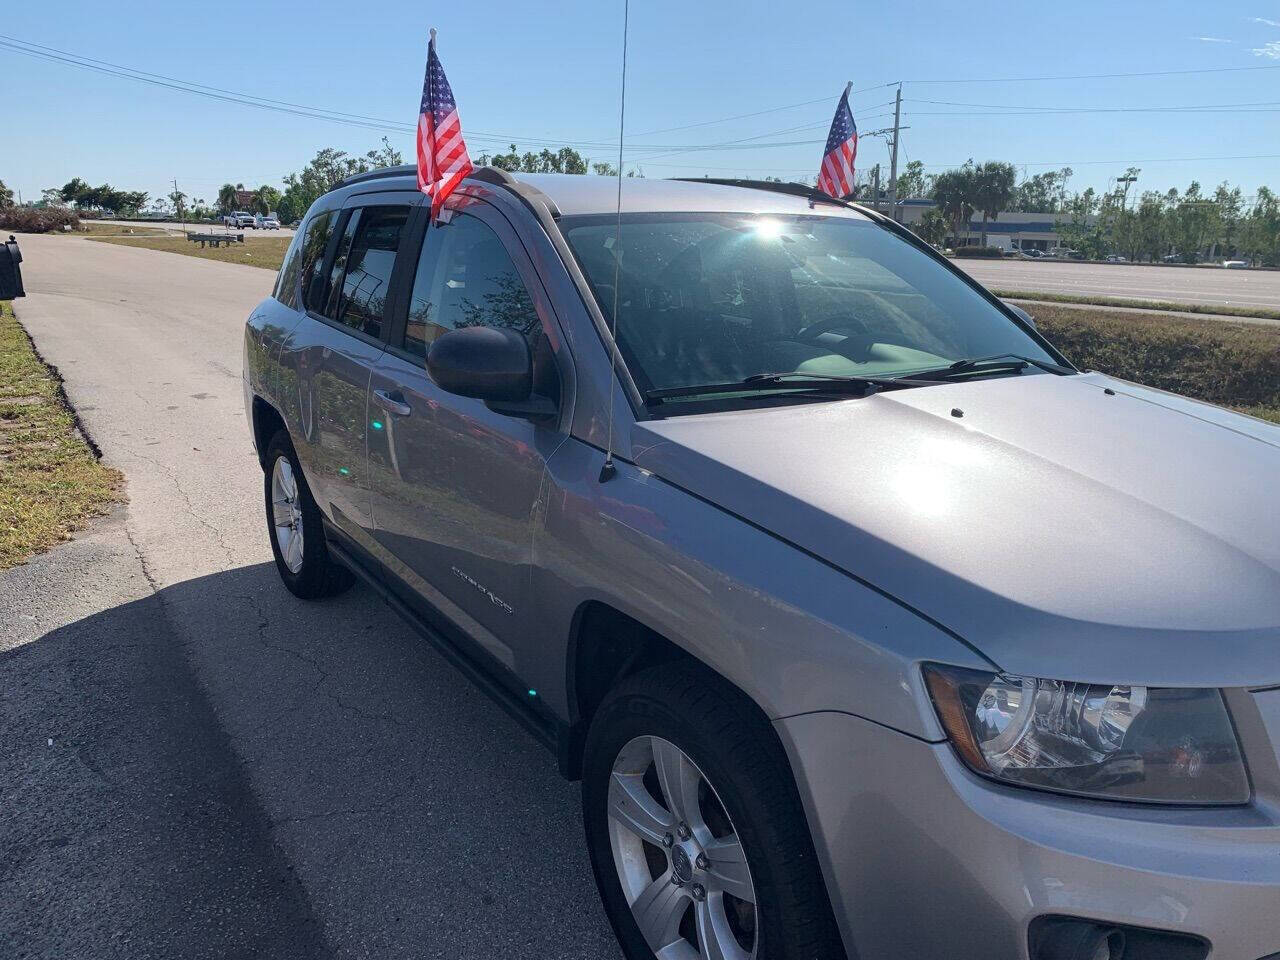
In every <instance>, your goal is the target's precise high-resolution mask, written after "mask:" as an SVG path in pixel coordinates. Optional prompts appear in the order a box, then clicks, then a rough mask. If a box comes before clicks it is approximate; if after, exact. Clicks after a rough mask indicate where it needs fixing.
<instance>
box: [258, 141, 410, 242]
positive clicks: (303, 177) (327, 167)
mask: <svg viewBox="0 0 1280 960" xmlns="http://www.w3.org/2000/svg"><path fill="white" fill-rule="evenodd" d="M400 163H401V156H400V151H398V150H396V149H395V148H393V147H392V146H391V142H390V141H389V140H388V139H387V138H386V137H383V138H382V147H381V148H380V149H377V150H370V151H368V152H367V153H366V154H365V155H364V156H363V157H352V156H349V155H348V154H347V153H346V151H344V150H336V149H334V148H333V147H325V148H324V149H323V150H320V151H319V152H317V153H316V155H315V157H314V158H313V159H312V161H311V162H310V163H309V164H307V165H306V166H305V167H303V169H302V170H301V172H299V173H291V174H289V175H288V176H287V177H285V178H284V184H285V190H284V195H283V196H282V197H281V198H280V202H279V205H278V207H277V210H278V212H279V214H280V219H281V220H283V221H284V222H285V223H292V222H293V221H294V220H298V219H301V218H302V216H303V215H304V214H305V213H306V212H307V209H308V208H309V207H310V206H311V204H313V203H314V202H315V201H316V200H317V198H319V197H321V196H323V195H324V194H326V193H328V192H329V191H330V190H332V189H334V188H335V187H336V186H338V184H340V183H342V181H343V180H345V179H346V178H347V177H351V176H355V175H356V174H358V173H367V172H368V171H370V170H375V169H380V168H382V167H394V166H399V165H400Z"/></svg>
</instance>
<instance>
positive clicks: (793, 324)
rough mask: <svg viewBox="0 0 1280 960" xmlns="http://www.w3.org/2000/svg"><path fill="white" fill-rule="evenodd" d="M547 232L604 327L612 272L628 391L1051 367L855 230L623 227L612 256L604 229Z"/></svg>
mask: <svg viewBox="0 0 1280 960" xmlns="http://www.w3.org/2000/svg"><path fill="white" fill-rule="evenodd" d="M560 226H561V229H562V230H563V231H564V234H565V236H566V238H567V239H568V241H569V244H570V246H571V247H572V249H573V252H574V255H575V256H576V257H577V258H578V260H579V262H580V263H581V265H582V268H583V271H584V272H585V273H586V275H587V279H588V280H589V282H590V283H591V286H592V288H593V290H594V292H595V295H596V299H597V300H598V301H599V304H600V308H601V311H602V312H603V313H604V316H605V318H606V320H609V321H610V322H612V319H611V315H612V310H613V302H614V277H615V268H616V272H617V277H618V285H619V290H618V291H617V293H618V344H619V347H620V349H621V350H622V355H623V358H624V360H625V361H626V363H627V366H628V369H629V370H630V371H631V373H632V376H633V377H634V378H635V380H636V383H637V385H638V386H639V387H640V389H641V391H642V392H646V393H649V392H654V391H667V390H672V389H675V388H682V387H695V386H699V385H704V384H729V383H733V384H736V383H739V382H741V381H744V380H746V379H747V378H749V377H752V376H758V375H760V374H777V373H783V374H791V373H794V374H797V375H801V376H803V375H806V374H807V375H810V376H825V377H831V376H847V377H897V376H903V375H906V374H910V373H912V372H913V371H923V370H929V369H935V368H938V367H942V366H946V365H948V364H950V363H952V362H954V361H957V360H962V359H966V358H972V357H990V356H997V355H1004V354H1017V355H1020V356H1024V357H1027V358H1028V359H1032V360H1041V361H1047V362H1049V363H1053V362H1055V360H1056V358H1054V357H1053V356H1051V355H1049V354H1048V353H1047V352H1046V351H1045V350H1044V349H1043V348H1042V347H1041V346H1039V344H1038V343H1037V342H1036V341H1035V340H1034V339H1033V338H1032V337H1030V336H1029V335H1028V334H1027V333H1025V332H1024V331H1023V330H1022V329H1021V328H1020V327H1018V326H1017V325H1016V324H1015V323H1014V322H1013V321H1011V320H1010V319H1009V318H1008V317H1006V316H1005V315H1004V314H1002V313H1001V312H1000V311H999V310H997V309H996V308H995V307H993V306H992V305H991V304H990V303H988V302H987V301H986V300H985V299H983V297H982V296H981V295H980V294H978V293H977V292H976V291H975V290H974V289H973V288H972V287H970V286H969V285H968V284H967V283H965V282H964V281H963V280H962V279H961V278H959V277H957V276H955V275H954V274H952V273H951V272H950V271H948V270H946V269H945V268H943V267H942V266H941V265H939V264H938V263H936V262H935V261H934V260H932V259H931V258H930V257H929V256H928V255H927V254H925V253H924V252H923V251H920V250H918V249H916V248H915V247H913V246H912V245H911V244H909V243H907V242H905V241H903V240H902V239H901V238H900V237H896V236H894V235H893V234H891V233H890V232H889V231H887V230H885V229H883V228H882V227H878V226H876V225H875V224H873V223H871V222H869V221H865V220H855V219H852V218H849V217H825V216H799V217H792V216H775V215H768V216H753V215H749V214H733V213H693V214H680V213H663V214H623V217H622V228H621V235H622V242H621V245H620V247H619V245H618V244H617V242H616V240H615V234H616V233H617V231H618V223H617V218H616V217H615V216H611V215H604V216H590V217H587V216H579V217H565V218H564V219H563V220H562V221H561V222H560ZM618 249H620V250H621V256H620V257H617V258H615V256H614V251H615V250H618ZM770 389H771V387H770V385H769V384H767V383H757V384H755V385H753V386H752V387H751V388H750V389H745V385H744V390H743V391H742V392H743V393H750V392H764V391H768V390H770Z"/></svg>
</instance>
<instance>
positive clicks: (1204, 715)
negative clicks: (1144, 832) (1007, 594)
mask: <svg viewBox="0 0 1280 960" xmlns="http://www.w3.org/2000/svg"><path fill="white" fill-rule="evenodd" d="M924 676H925V682H926V684H927V685H928V687H929V694H930V696H931V697H932V698H933V703H934V706H935V707H936V708H937V710H938V717H939V718H940V719H941V721H942V726H943V729H945V730H946V732H947V736H948V737H949V738H950V739H951V743H952V745H953V746H954V747H955V748H956V752H957V753H959V754H960V757H961V759H963V760H964V762H965V763H966V764H967V765H968V766H969V767H970V768H972V769H973V770H974V771H975V772H976V773H980V774H982V775H983V776H987V777H991V778H993V779H995V780H1001V781H1004V782H1007V783H1014V784H1019V785H1021V786H1026V787H1038V788H1040V789H1042V790H1055V791H1058V792H1060V793H1073V794H1079V795H1082V796H1090V797H1101V798H1104V799H1109V800H1139V801H1146V802H1153V803H1197V804H1226V803H1247V802H1248V800H1249V778H1248V776H1247V775H1246V773H1245V768H1244V761H1243V760H1242V759H1241V757H1240V746H1239V742H1238V741H1237V739H1236V734H1235V730H1234V729H1233V728H1232V726H1231V718H1230V717H1229V716H1228V715H1227V708H1226V704H1225V703H1223V700H1222V694H1221V693H1220V692H1219V691H1217V690H1183V689H1176V688H1155V687H1132V686H1130V687H1122V686H1107V685H1106V684H1089V683H1068V682H1064V681H1061V680H1037V679H1032V678H1030V677H1010V676H1004V675H1001V674H995V673H985V672H982V671H978V670H963V669H960V668H957V667H944V666H939V665H936V664H928V665H926V666H925V668H924Z"/></svg>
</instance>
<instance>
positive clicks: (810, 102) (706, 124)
mask: <svg viewBox="0 0 1280 960" xmlns="http://www.w3.org/2000/svg"><path fill="white" fill-rule="evenodd" d="M896 85H897V83H896V81H895V82H894V83H881V84H877V85H876V86H874V87H862V88H861V89H859V90H855V91H854V92H853V94H852V96H855V97H856V96H858V95H859V94H864V93H870V92H872V91H874V90H883V89H884V88H885V87H893V86H896ZM830 102H831V95H830V94H827V95H826V96H822V97H816V98H815V99H813V100H802V101H800V102H799V103H789V104H787V105H786V106H782V107H770V108H769V109H768V110H756V111H754V112H752V113H738V114H734V115H733V116H731V117H719V118H718V119H715V120H702V121H699V122H698V123H686V124H684V125H683V126H679V127H664V128H663V129H661V130H646V131H644V132H643V133H637V134H634V136H637V137H651V136H653V135H655V134H659V133H674V132H675V131H677V130H692V129H693V128H694V127H709V126H712V125H713V124H717V123H728V122H729V121H731V120H746V119H748V118H749V117H761V116H764V115H765V114H767V113H779V112H781V111H783V110H794V109H796V108H797V107H811V106H813V105H814V104H815V103H830ZM878 106H884V104H879V105H878ZM863 109H866V110H874V109H875V107H864V108H863Z"/></svg>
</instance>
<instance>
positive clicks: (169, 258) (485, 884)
mask: <svg viewBox="0 0 1280 960" xmlns="http://www.w3.org/2000/svg"><path fill="white" fill-rule="evenodd" d="M22 249H23V254H24V258H25V259H24V263H23V274H24V279H25V280H26V286H27V290H28V292H29V296H28V298H27V299H26V300H21V301H18V303H17V312H18V316H19V319H20V320H21V321H22V323H23V324H24V325H25V326H26V328H27V329H28V331H29V332H30V333H31V335H32V336H33V338H34V340H35V343H36V345H37V347H38V348H39V350H40V351H41V352H42V354H43V355H44V357H45V358H46V359H47V360H48V361H49V362H51V363H53V364H54V365H55V366H57V368H58V369H59V371H60V372H61V373H62V375H63V376H64V378H65V380H66V386H67V392H68V394H69V396H70V398H71V400H72V402H73V403H74V404H75V405H76V407H77V408H78V410H79V411H80V414H81V416H82V418H83V420H84V423H85V425H86V428H87V430H88V431H89V433H90V435H91V436H92V437H93V438H94V440H95V441H96V442H97V443H98V444H99V446H100V447H101V448H102V450H103V453H104V455H105V457H106V459H107V460H108V461H109V462H110V463H112V464H113V465H115V466H117V467H119V468H121V469H122V470H123V471H124V472H125V475H126V477H127V478H128V490H127V492H128V496H129V502H128V504H127V505H126V506H124V507H122V508H121V509H120V510H119V511H118V512H117V514H116V515H115V516H113V517H111V518H108V519H106V520H104V521H102V522H100V523H97V524H95V525H94V526H93V527H92V528H91V529H90V531H89V532H88V533H87V534H84V535H81V536H80V537H78V538H77V539H76V540H75V541H73V542H71V543H69V544H66V545H64V546H62V547H60V548H58V549H57V550H55V551H53V552H52V553H49V554H46V555H44V556H42V557H39V558H36V559H35V560H34V561H33V562H32V563H30V564H28V565H26V566H24V567H19V568H16V569H14V570H11V571H9V572H7V573H4V574H0V728H2V729H3V730H4V732H5V736H4V737H3V738H2V739H0V798H3V801H4V809H5V810H6V811H8V812H7V813H6V814H5V816H4V817H0V955H3V956H5V957H23V958H26V957H42V958H43V957H48V958H54V957H56V958H59V960H62V958H68V957H93V958H95V960H98V958H103V960H106V958H116V957H120V958H125V957H128V958H131V960H138V958H151V957H154V958H170V957H179V956H181V957H184V958H201V957H209V958H214V957H218V958H223V957H245V958H247V957H268V956H269V957H272V958H276V957H281V958H289V957H329V956H334V957H343V958H346V957H352V958H355V957H369V958H379V960H393V958H401V957H403V958H410V957H413V958H427V957H441V958H444V957H448V958H451V960H454V958H458V960H462V958H476V960H481V958H483V960H490V958H494V957H504V958H505V957H538V958H588V957H589V958H602V957H606V958H607V957H617V956H618V951H617V948H616V946H615V945H614V942H613V939H612V935H611V933H610V932H609V930H608V927H607V924H606V922H605V919H604V916H603V912H602V910H601V908H600V906H599V903H598V900H597V898H596V894H595V888H594V884H593V882H592V879H591V876H590V868H589V866H588V863H587V858H586V854H585V851H584V849H583V845H582V843H581V842H580V838H581V833H582V827H581V822H580V816H579V805H578V791H577V788H576V786H575V785H573V784H568V783H565V782H563V781H562V780H561V779H560V778H559V776H558V775H557V773H556V769H555V763H554V759H553V758H552V756H551V755H550V754H548V753H547V752H546V751H544V750H543V749H542V748H541V747H539V746H538V745H536V744H535V743H534V742H533V741H532V740H531V739H530V738H529V737H528V736H527V735H526V734H525V733H524V732H523V731H522V730H521V729H520V728H519V727H518V726H517V725H516V724H515V723H513V722H512V721H511V720H510V719H509V718H508V717H507V716H506V714H504V713H503V712H502V711H501V710H499V709H498V708H497V707H496V706H494V705H493V704H492V703H491V702H489V701H488V700H487V699H486V698H485V697H484V696H483V695H481V694H480V693H479V692H477V691H476V690H475V689H474V688H473V687H472V686H471V685H470V684H469V683H468V682H466V681H465V680H464V679H463V678H462V677H461V676H460V675H459V674H457V673H456V672H455V671H454V670H453V669H452V668H451V667H450V666H449V665H448V664H446V663H445V662H444V661H443V660H442V659H441V658H440V657H439V656H437V655H436V654H434V653H433V652H432V651H431V650H430V649H429V648H428V647H427V646H426V645H425V644H424V643H423V642H422V641H420V640H419V639H418V638H417V637H416V636H415V635H414V634H413V633H411V632H410V631H409V629H408V628H407V627H405V626H404V625H403V624H402V623H401V621H400V620H399V619H398V618H397V617H396V616H395V615H394V614H392V613H391V612H390V611H389V610H388V609H387V608H386V607H385V606H384V605H383V604H382V602H381V601H380V600H378V599H377V598H376V597H375V596H374V595H373V594H372V593H371V592H370V591H368V590H366V589H364V588H362V587H359V586H357V587H356V588H355V589H353V590H352V591H351V592H350V593H348V594H346V595H345V596H343V597H340V598H337V599H335V600H331V601H326V602H323V603H318V604H308V603H304V602H302V601H299V600H296V599H294V598H293V597H292V596H291V595H290V594H288V593H287V592H286V591H285V590H284V588H283V587H282V586H281V585H280V583H279V581H278V578H277V576H276V573H275V570H274V568H273V566H272V565H271V563H270V551H269V547H268V544H267V540H266V533H265V530H264V523H263V519H262V509H263V508H262V487H261V473H260V471H259V469H258V466H257V462H256V459H255V458H254V456H253V453H252V450H251V448H250V441H249V434H248V430H247V427H246V425H245V422H244V411H243V407H242V400H241V392H240V390H241V388H240V372H239V371H240V331H241V324H242V323H243V320H244V317H245V316H246V315H247V313H248V311H249V310H250V308H251V307H252V306H253V304H254V303H255V302H257V301H258V300H259V299H260V298H261V297H262V296H263V295H265V294H266V292H267V291H268V289H269V288H270V286H271V284H272V282H273V279H274V277H273V274H271V273H270V272H268V271H265V270H260V269H257V268H254V267H243V266H238V265H233V264H224V263H219V262H214V261H208V260H201V259H196V258H190V257H183V256H179V255H175V254H166V253H158V252H155V251H148V250H142V249H134V248H130V247H123V246H119V245H113V244H103V243H92V242H89V241H85V240H81V239H76V238H41V237H24V238H22Z"/></svg>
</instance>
